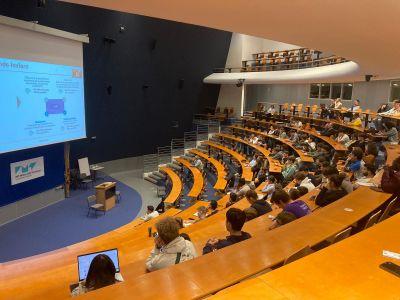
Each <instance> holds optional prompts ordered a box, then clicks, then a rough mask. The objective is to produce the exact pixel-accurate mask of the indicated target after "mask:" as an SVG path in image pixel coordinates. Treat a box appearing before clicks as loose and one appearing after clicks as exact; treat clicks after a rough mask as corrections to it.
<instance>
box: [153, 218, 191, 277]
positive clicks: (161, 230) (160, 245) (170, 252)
mask: <svg viewBox="0 0 400 300" xmlns="http://www.w3.org/2000/svg"><path fill="white" fill-rule="evenodd" d="M156 229H157V235H156V236H155V238H154V244H155V246H154V249H153V250H152V251H151V253H150V255H149V257H148V258H147V260H146V268H147V270H148V271H150V272H151V271H155V270H159V269H162V268H165V267H168V266H172V265H174V264H178V263H180V262H184V261H187V260H190V259H193V258H195V257H196V256H197V253H196V249H195V247H194V246H193V244H192V242H190V241H187V240H185V239H184V238H183V237H181V236H179V225H178V223H177V222H176V221H175V219H174V218H172V217H166V218H164V219H162V220H160V221H158V222H157V223H156Z"/></svg>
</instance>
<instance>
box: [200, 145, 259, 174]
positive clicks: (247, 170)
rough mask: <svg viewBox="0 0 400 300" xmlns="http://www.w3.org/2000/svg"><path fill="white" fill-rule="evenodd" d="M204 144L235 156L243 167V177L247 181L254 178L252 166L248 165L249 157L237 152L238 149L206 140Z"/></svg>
mask: <svg viewBox="0 0 400 300" xmlns="http://www.w3.org/2000/svg"><path fill="white" fill-rule="evenodd" d="M203 144H204V145H207V146H209V147H213V148H215V149H219V150H222V151H223V152H225V153H227V154H229V155H230V156H231V157H233V158H234V159H235V160H236V161H237V162H238V163H239V164H240V165H241V167H242V178H244V179H245V180H246V181H251V180H252V179H253V172H252V171H251V168H250V167H249V166H248V164H249V162H248V161H247V159H246V158H245V157H244V156H242V155H240V154H239V153H237V152H236V151H233V150H232V149H229V148H227V147H225V146H222V145H219V144H216V143H213V142H210V141H206V142H203Z"/></svg>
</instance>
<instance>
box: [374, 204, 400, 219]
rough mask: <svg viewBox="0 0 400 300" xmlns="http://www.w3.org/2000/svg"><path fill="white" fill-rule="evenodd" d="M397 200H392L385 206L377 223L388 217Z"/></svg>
mask: <svg viewBox="0 0 400 300" xmlns="http://www.w3.org/2000/svg"><path fill="white" fill-rule="evenodd" d="M396 200H397V198H394V199H393V200H392V201H390V202H389V204H388V205H387V206H386V208H385V210H384V211H383V214H382V215H381V217H380V218H379V220H378V222H377V223H379V222H382V221H383V220H386V219H387V218H388V217H389V214H390V212H391V211H392V209H393V206H394V205H395V204H396Z"/></svg>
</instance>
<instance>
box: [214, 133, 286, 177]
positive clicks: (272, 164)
mask: <svg viewBox="0 0 400 300" xmlns="http://www.w3.org/2000/svg"><path fill="white" fill-rule="evenodd" d="M215 136H218V137H221V138H223V139H229V140H232V141H236V142H239V143H242V144H246V145H248V146H249V147H252V148H253V149H255V150H256V151H258V152H260V153H261V154H262V155H263V156H264V158H265V159H267V160H268V163H269V172H270V173H280V172H281V171H282V165H281V163H280V162H279V161H278V160H276V159H273V158H272V157H270V156H269V153H270V152H269V150H268V149H265V148H264V147H262V146H260V145H255V144H252V143H250V142H248V141H245V140H243V139H241V138H238V137H235V136H232V135H229V134H224V133H217V134H216V135H215Z"/></svg>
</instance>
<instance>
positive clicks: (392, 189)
mask: <svg viewBox="0 0 400 300" xmlns="http://www.w3.org/2000/svg"><path fill="white" fill-rule="evenodd" d="M399 186H400V157H397V158H396V159H395V160H393V162H392V165H391V166H385V167H384V168H383V172H382V179H381V187H382V190H383V191H384V192H386V193H392V194H395V195H397V196H398V195H399V194H400V189H399Z"/></svg>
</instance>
